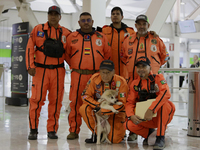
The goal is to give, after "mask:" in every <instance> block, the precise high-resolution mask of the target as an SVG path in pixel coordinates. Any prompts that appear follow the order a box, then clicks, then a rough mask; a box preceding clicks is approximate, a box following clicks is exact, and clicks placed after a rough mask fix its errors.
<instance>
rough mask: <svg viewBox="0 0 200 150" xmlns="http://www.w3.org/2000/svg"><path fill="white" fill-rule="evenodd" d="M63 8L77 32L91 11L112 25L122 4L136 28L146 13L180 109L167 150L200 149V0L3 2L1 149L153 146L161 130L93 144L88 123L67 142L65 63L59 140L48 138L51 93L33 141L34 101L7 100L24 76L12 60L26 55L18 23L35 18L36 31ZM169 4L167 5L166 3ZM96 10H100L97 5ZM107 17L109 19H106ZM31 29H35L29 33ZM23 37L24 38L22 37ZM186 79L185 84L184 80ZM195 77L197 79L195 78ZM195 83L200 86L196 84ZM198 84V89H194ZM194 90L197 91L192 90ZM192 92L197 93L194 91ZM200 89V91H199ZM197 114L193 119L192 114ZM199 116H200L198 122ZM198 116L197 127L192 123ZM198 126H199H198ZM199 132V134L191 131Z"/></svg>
mask: <svg viewBox="0 0 200 150" xmlns="http://www.w3.org/2000/svg"><path fill="white" fill-rule="evenodd" d="M52 5H57V6H59V7H60V8H61V12H62V14H61V16H62V19H61V21H60V24H61V25H62V26H64V27H66V28H68V29H70V30H71V31H75V30H76V29H78V28H79V25H78V23H77V22H78V19H79V18H78V17H79V15H80V13H81V12H83V11H89V12H90V13H91V14H92V16H93V19H94V20H95V23H94V25H93V26H94V27H97V26H103V25H105V24H107V25H109V24H110V23H111V20H110V11H111V9H112V8H113V7H115V6H119V7H121V8H122V10H123V12H124V18H123V20H122V22H124V23H126V24H127V25H128V26H130V27H133V28H134V30H136V29H135V27H134V26H135V19H136V17H137V16H138V15H139V14H146V15H147V16H148V17H149V22H150V24H151V26H150V29H149V30H152V31H155V32H156V33H157V34H158V35H159V37H160V38H161V39H162V40H163V42H164V43H165V45H166V49H167V51H168V52H169V56H170V60H169V61H168V65H167V64H165V65H163V66H162V67H161V68H160V71H159V72H160V73H162V74H163V75H164V77H165V78H166V81H167V84H168V85H169V87H170V91H171V98H170V101H172V102H173V103H174V104H175V106H176V112H175V115H174V117H173V120H172V121H171V123H170V124H169V125H168V126H167V130H166V135H165V143H166V147H165V150H199V149H200V131H199V128H200V121H199V120H200V95H199V92H198V90H199V89H200V88H199V87H200V74H199V72H200V70H199V68H195V69H191V68H190V66H191V64H193V57H194V56H195V55H196V56H198V57H200V7H199V6H200V0H126V1H121V0H65V1H64V0H0V10H1V12H2V14H1V15H0V133H1V136H0V141H1V142H0V149H2V150H123V149H124V150H129V149H134V150H153V144H154V143H155V137H156V132H154V133H153V134H151V136H150V137H149V140H148V144H149V146H147V145H143V140H144V138H142V137H141V136H138V139H137V140H136V141H127V136H128V134H129V131H126V135H127V136H125V137H124V140H123V141H122V142H121V143H119V144H106V143H102V144H101V145H96V144H87V143H85V139H86V138H90V137H91V131H90V130H89V129H88V128H87V125H86V124H85V123H84V121H82V126H81V131H80V133H79V138H78V139H75V140H67V138H66V137H67V135H68V134H69V124H68V114H69V112H70V107H69V104H70V100H69V90H70V81H71V78H70V70H69V66H68V65H67V64H66V63H65V66H66V67H65V68H66V74H65V92H64V98H63V103H62V104H63V105H62V108H61V114H60V118H59V129H58V132H57V135H58V139H56V140H54V139H48V137H47V130H46V124H47V119H48V111H47V108H48V97H47V98H46V101H45V105H44V106H43V107H42V111H41V115H40V118H39V119H40V122H39V128H38V132H39V134H38V139H37V140H28V135H29V132H30V129H29V118H28V117H29V105H26V104H23V105H21V106H14V105H10V104H7V103H6V99H7V98H9V97H11V96H12V89H13V87H12V83H11V82H12V80H13V78H14V79H16V78H17V79H20V76H18V77H16V76H13V75H12V67H14V66H12V65H11V64H12V63H11V62H12V61H24V59H25V58H21V57H19V58H16V57H12V51H13V45H12V43H13V39H14V38H13V37H15V36H14V35H13V27H14V26H13V24H17V23H21V22H22V21H24V22H29V25H30V29H29V30H31V29H32V28H33V27H34V26H35V25H37V24H39V23H45V22H46V21H47V10H48V8H49V7H50V6H52ZM166 6H167V7H166ZM91 8H95V9H91ZM102 16H103V17H104V19H102ZM29 32H30V31H29ZM19 40H20V39H19ZM180 77H182V85H181V86H180V85H179V83H180V81H179V79H180ZM192 77H195V82H194V84H193V82H190V79H191V78H192ZM27 80H28V81H27V89H28V90H27V91H26V95H27V98H30V96H31V85H32V84H31V81H32V78H31V76H28V77H27ZM193 85H194V86H193ZM194 87H195V89H196V91H195V90H194ZM191 88H193V89H191ZM191 91H192V92H191ZM194 91H195V92H194ZM191 116H192V117H193V116H194V117H193V118H191ZM198 119H199V120H198ZM191 120H192V122H193V123H192V125H193V126H191V123H189V122H191ZM194 128H196V130H195V129H194ZM191 131H193V132H191Z"/></svg>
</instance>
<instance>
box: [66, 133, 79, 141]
mask: <svg viewBox="0 0 200 150" xmlns="http://www.w3.org/2000/svg"><path fill="white" fill-rule="evenodd" d="M76 138H78V134H76V133H74V132H70V133H69V135H68V136H67V139H68V140H74V139H76Z"/></svg>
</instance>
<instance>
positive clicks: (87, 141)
mask: <svg viewBox="0 0 200 150" xmlns="http://www.w3.org/2000/svg"><path fill="white" fill-rule="evenodd" d="M96 142H97V135H96V133H95V134H92V137H91V138H90V139H85V143H96Z"/></svg>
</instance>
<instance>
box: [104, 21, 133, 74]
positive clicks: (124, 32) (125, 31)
mask: <svg viewBox="0 0 200 150" xmlns="http://www.w3.org/2000/svg"><path fill="white" fill-rule="evenodd" d="M121 26H122V28H121V29H119V30H117V29H116V28H114V27H113V25H112V24H111V25H110V26H108V25H105V26H104V27H103V28H102V32H103V33H104V34H105V35H106V36H107V38H108V41H109V42H110V45H111V48H112V61H113V62H114V64H115V73H116V74H118V75H121V76H123V74H124V67H125V64H123V63H122V62H121V61H120V52H121V47H122V43H123V41H124V39H125V37H126V36H129V35H131V34H134V33H135V31H134V29H133V28H131V27H128V26H127V25H126V24H124V23H122V24H121Z"/></svg>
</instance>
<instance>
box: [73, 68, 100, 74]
mask: <svg viewBox="0 0 200 150" xmlns="http://www.w3.org/2000/svg"><path fill="white" fill-rule="evenodd" d="M72 71H75V72H78V73H80V74H86V75H88V74H94V73H96V72H99V70H87V69H85V70H83V69H72Z"/></svg>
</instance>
